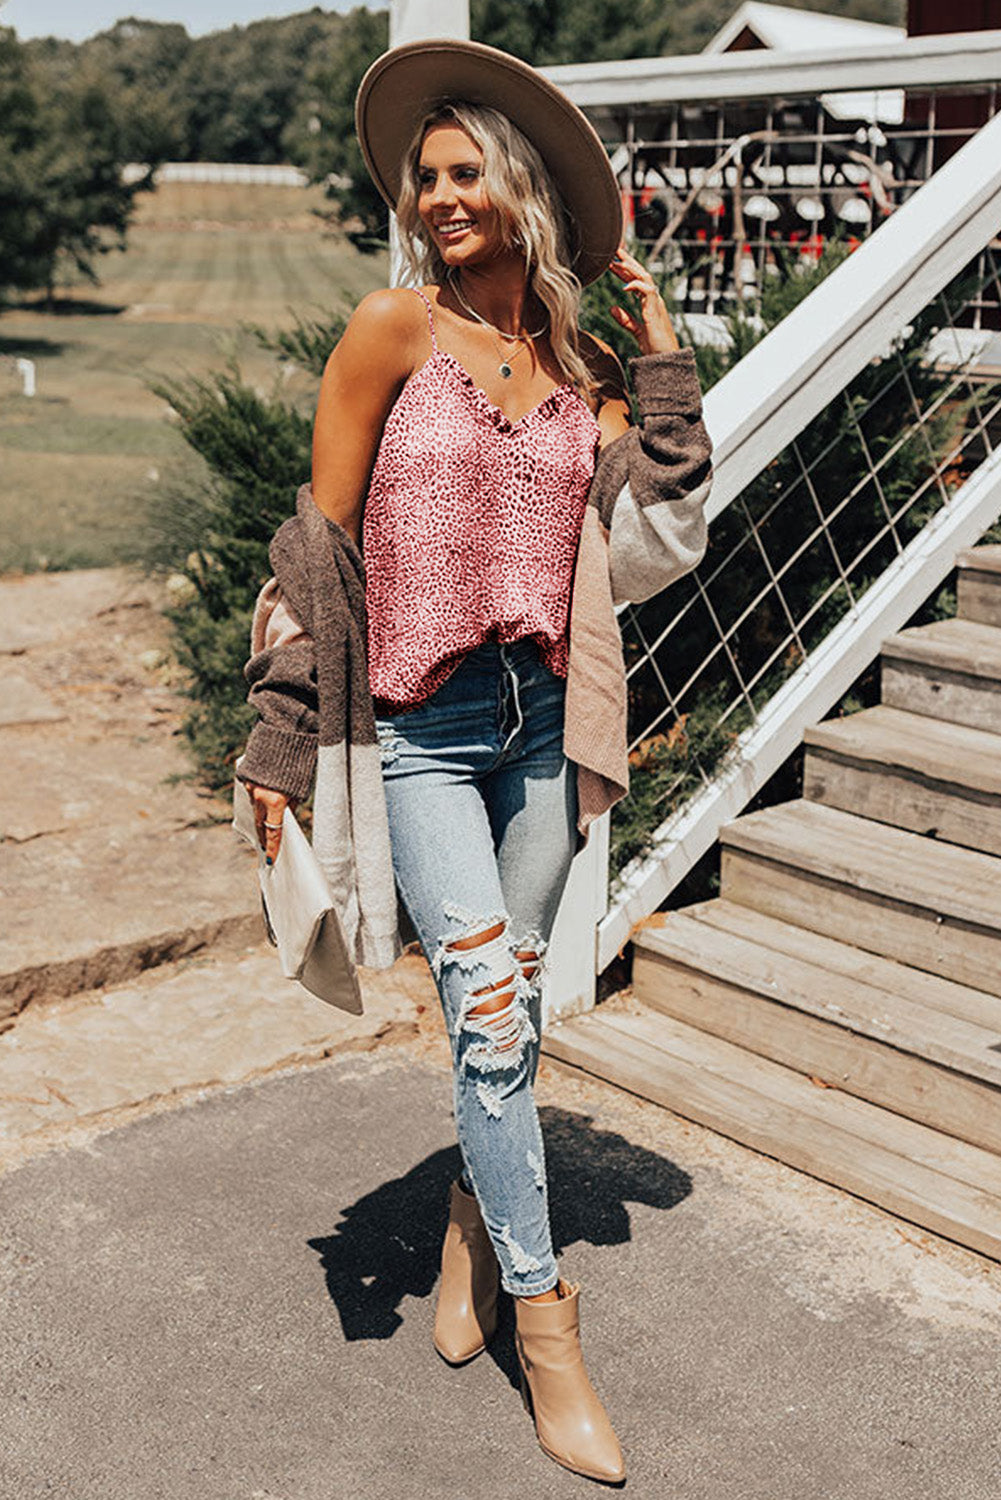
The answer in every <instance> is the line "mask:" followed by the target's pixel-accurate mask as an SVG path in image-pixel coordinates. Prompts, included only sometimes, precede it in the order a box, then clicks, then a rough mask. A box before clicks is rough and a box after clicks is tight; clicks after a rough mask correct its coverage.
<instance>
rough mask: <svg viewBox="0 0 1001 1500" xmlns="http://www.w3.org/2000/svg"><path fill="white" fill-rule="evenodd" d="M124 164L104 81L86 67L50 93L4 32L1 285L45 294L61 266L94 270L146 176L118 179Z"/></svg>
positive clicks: (116, 238) (120, 231) (0, 53)
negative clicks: (129, 181) (54, 94)
mask: <svg viewBox="0 0 1001 1500" xmlns="http://www.w3.org/2000/svg"><path fill="white" fill-rule="evenodd" d="M122 165H123V152H122V141H121V132H120V122H119V120H118V117H117V115H116V113H115V111H114V110H113V108H112V106H111V104H110V102H109V99H108V95H107V91H106V90H105V88H104V86H103V84H102V82H101V81H100V80H99V79H96V78H94V77H92V76H89V75H88V74H86V73H84V74H83V75H82V76H78V77H76V78H74V79H73V80H72V81H71V82H69V83H68V85H67V87H66V88H64V89H63V90H61V91H60V92H59V94H58V96H57V97H54V98H53V97H50V96H49V94H48V92H47V91H46V90H44V89H43V87H42V85H41V83H40V81H39V79H38V77H37V74H36V70H35V68H34V67H33V65H32V63H31V61H30V59H29V57H28V55H27V53H26V52H25V50H24V48H23V47H22V46H21V44H20V43H18V41H17V39H16V38H15V36H14V34H13V32H11V31H8V30H3V31H0V293H2V292H8V293H9V292H10V291H11V290H13V289H19V290H30V289H34V288H38V287H44V288H46V289H47V290H48V291H49V293H50V295H51V293H52V290H53V288H54V286H55V284H56V280H57V277H58V274H59V271H60V270H61V268H62V267H63V266H64V265H72V266H74V267H75V268H76V269H77V270H78V271H79V272H81V273H82V274H83V275H85V276H88V277H90V278H91V279H96V275H95V270H94V265H95V262H96V260H97V258H98V257H99V256H100V255H101V254H102V253H103V252H104V251H106V250H108V249H110V248H111V247H112V245H114V244H121V243H123V242H124V238H125V232H126V229H127V226H128V222H129V216H130V213H131V209H132V204H133V200H134V198H135V195H136V193H137V192H138V191H140V190H141V188H142V187H144V186H146V185H147V182H148V179H147V180H144V181H140V182H139V183H137V184H131V185H129V184H126V183H124V182H123V180H122Z"/></svg>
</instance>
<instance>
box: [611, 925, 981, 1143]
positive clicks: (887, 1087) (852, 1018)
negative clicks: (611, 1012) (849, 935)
mask: <svg viewBox="0 0 1001 1500" xmlns="http://www.w3.org/2000/svg"><path fill="white" fill-rule="evenodd" d="M709 904H711V903H709ZM702 910H704V908H701V907H697V908H693V909H691V910H690V911H680V912H666V913H663V914H662V920H661V922H659V923H658V924H657V925H655V926H654V925H649V926H646V927H644V928H642V929H641V931H640V932H639V933H637V935H636V937H635V940H634V941H635V956H634V961H633V990H634V992H635V994H636V997H637V999H638V1000H640V1001H642V1002H643V1003H644V1004H646V1005H648V1006H649V1007H651V1009H654V1010H660V1011H663V1012H664V1013H665V1014H666V1015H670V1016H673V1017H674V1018H675V1019H676V1020H679V1021H685V1022H687V1023H689V1024H691V1025H693V1026H698V1027H699V1028H700V1029H701V1030H703V1031H707V1032H710V1033H711V1034H712V1035H713V1036H718V1037H722V1038H723V1039H724V1040H726V1041H729V1042H735V1043H737V1044H738V1045H739V1046H741V1047H746V1048H747V1049H748V1050H749V1051H751V1052H755V1053H758V1054H759V1055H760V1056H762V1057H769V1058H771V1059H772V1060H773V1061H774V1062H778V1063H782V1064H783V1065H784V1066H786V1067H789V1068H794V1069H795V1070H796V1071H797V1072H800V1073H805V1074H807V1075H809V1076H813V1077H816V1078H820V1079H822V1080H823V1081H824V1082H826V1083H828V1084H831V1085H834V1086H836V1087H837V1088H840V1089H843V1090H844V1091H845V1092H846V1093H850V1094H855V1095H857V1096H858V1097H859V1098H862V1099H868V1100H869V1102H870V1103H872V1104H879V1105H881V1106H883V1107H885V1108H887V1109H890V1110H893V1111H894V1112H896V1113H897V1114H903V1115H906V1116H907V1117H908V1118H909V1119H912V1120H919V1121H920V1122H921V1123H923V1124H925V1125H930V1126H933V1127H934V1128H935V1129H936V1130H941V1131H944V1132H946V1133H947V1134H950V1135H955V1136H958V1137H959V1138H960V1139H962V1140H965V1141H972V1142H973V1143H974V1144H975V1145H978V1146H983V1147H985V1148H986V1149H988V1150H991V1151H997V1152H1001V1024H999V1025H997V1026H990V1027H985V1026H979V1025H976V1024H974V1023H972V1022H970V1021H966V1020H960V1019H957V1018H956V1017H955V1016H952V1015H949V1014H948V1013H942V1012H940V1011H938V1010H936V1009H934V1008H933V1007H931V1006H928V1005H924V1004H922V1003H921V1002H920V1001H918V1000H915V999H914V998H913V997H912V996H911V995H910V994H909V993H908V991H907V988H904V987H902V988H901V989H900V990H899V991H897V992H891V991H888V990H886V989H877V988H876V987H874V986H871V985H867V984H865V983H864V982H861V981H859V980H858V979H857V978H849V977H847V976H845V975H839V974H835V973H832V972H831V970H830V969H826V968H824V967H823V966H822V965H820V964H817V963H814V962H812V961H811V960H809V959H806V958H803V957H795V956H792V955H790V954H788V953H783V952H781V951H777V950H775V949H774V948H771V947H769V946H768V945H767V943H766V942H762V941H761V940H755V939H753V938H749V937H745V936H742V935H741V934H739V933H733V932H728V931H726V930H725V929H724V928H720V927H718V926H715V925H713V924H712V923H708V922H704V921H701V920H700V912H701V911H702ZM907 972H908V971H907V970H906V969H902V970H901V973H902V974H903V975H906V973H907ZM983 998H985V997H983V996H982V997H981V999H983ZM992 1003H993V1007H994V1009H995V1011H996V1012H998V1016H997V1019H998V1021H999V1022H1001V1006H999V1004H998V1001H997V1000H996V999H993V1000H992Z"/></svg>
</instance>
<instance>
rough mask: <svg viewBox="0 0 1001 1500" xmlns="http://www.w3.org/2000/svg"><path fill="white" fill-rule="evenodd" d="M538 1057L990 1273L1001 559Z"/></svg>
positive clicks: (970, 583)
mask: <svg viewBox="0 0 1001 1500" xmlns="http://www.w3.org/2000/svg"><path fill="white" fill-rule="evenodd" d="M959 569H960V571H959V593H958V611H959V614H958V618H956V619H954V620H945V621H941V622H939V623H936V624H934V625H926V626H921V627H918V628H917V629H912V630H905V631H902V632H901V633H900V634H899V635H896V636H894V637H892V638H891V639H890V640H888V641H886V642H885V643H884V646H883V650H882V683H883V693H882V696H883V702H882V703H881V704H880V705H879V706H878V707H876V708H872V709H867V710H865V711H864V712H862V713H858V714H854V715H852V716H851V717H850V718H847V719H838V720H831V721H830V722H827V723H823V724H820V725H818V726H817V727H816V728H815V729H811V730H809V731H808V732H807V734H806V737H805V743H806V758H805V769H804V786H803V791H804V795H803V798H802V800H800V801H796V802H789V803H785V804H784V805H782V806H779V807H773V808H769V809H767V810H765V811H763V812H758V813H753V814H751V815H749V816H747V817H743V818H739V819H738V820H737V821H736V822H735V823H732V824H730V825H729V827H727V828H725V829H724V830H723V832H722V834H721V844H722V873H721V883H720V889H721V895H720V899H719V900H715V901H707V902H703V903H700V904H699V905H697V906H693V907H689V908H688V909H686V910H684V911H678V912H670V913H658V914H657V915H656V917H655V918H654V919H653V920H652V921H651V922H650V923H649V924H646V925H644V926H643V927H642V928H641V929H640V930H639V931H638V932H637V933H636V934H635V937H634V941H635V964H634V971H633V987H634V995H635V1001H632V1002H627V1003H624V1002H622V1001H618V1000H616V1001H612V1002H611V1003H609V1004H608V1005H605V1006H599V1007H598V1008H597V1009H596V1010H595V1011H592V1012H591V1013H589V1014H588V1015H586V1016H582V1017H578V1018H576V1019H573V1020H570V1021H566V1022H564V1023H562V1024H560V1025H557V1026H555V1027H554V1028H553V1029H552V1030H551V1032H550V1033H549V1034H548V1036H547V1037H546V1039H545V1041H544V1048H545V1050H546V1052H547V1053H548V1054H549V1055H550V1056H552V1057H554V1058H558V1059H559V1060H561V1061H562V1062H564V1063H568V1064H571V1065H573V1066H576V1067H579V1068H582V1069H585V1070H586V1071H587V1072H590V1073H594V1074H597V1075H598V1076H599V1077H602V1078H605V1079H607V1080H609V1081H610V1082H612V1083H615V1084H618V1085H619V1086H621V1087H623V1088H626V1089H629V1090H631V1091H632V1092H633V1093H636V1094H641V1095H643V1096H644V1097H645V1098H648V1099H653V1100H655V1101H656V1102H657V1103H660V1104H663V1105H665V1106H667V1107H668V1108H669V1109H671V1110H673V1111H675V1112H676V1113H677V1114H680V1115H683V1116H685V1117H687V1118H689V1119H692V1120H696V1121H698V1122H699V1123H700V1124H703V1125H707V1126H710V1127H711V1128H712V1129H715V1130H718V1131H720V1132H721V1133H722V1134H724V1135H728V1136H731V1137H733V1138H734V1139H735V1140H738V1141H741V1142H743V1143H744V1144H745V1145H747V1146H751V1147H753V1148H754V1149H756V1150H759V1151H763V1152H765V1153H766V1154H768V1155H769V1156H774V1157H777V1158H778V1159H779V1160H781V1161H784V1162H787V1163H789V1164H790V1165H791V1166H794V1167H798V1168H800V1169H801V1170H803V1171H806V1172H809V1173H811V1174H812V1175H813V1176H815V1177H820V1178H822V1179H823V1180H825V1181H827V1182H831V1183H835V1184H836V1185H837V1186H838V1187H841V1188H844V1189H846V1190H847V1191H849V1192H852V1193H855V1194H857V1196H859V1197H860V1198H865V1199H867V1200H868V1201H870V1202H872V1203H877V1204H879V1205H880V1206H881V1207H883V1208H885V1209H888V1210H889V1211H890V1212H892V1213H895V1214H898V1215H899V1216H900V1217H901V1218H904V1219H909V1220H911V1221H912V1222H914V1223H916V1224H920V1225H922V1226H924V1227H925V1228H928V1229H931V1230H934V1231H935V1232H937V1233H939V1234H943V1235H946V1236H948V1237H949V1238H951V1239H954V1240H958V1241H959V1242H960V1243H962V1244H964V1245H967V1246H969V1247H970V1248H972V1249H974V1250H978V1251H980V1252H981V1253H982V1254H985V1255H989V1256H992V1257H993V1258H995V1259H1001V547H978V548H974V549H973V550H971V551H969V552H966V553H964V554H963V555H962V556H961V557H960V559H959Z"/></svg>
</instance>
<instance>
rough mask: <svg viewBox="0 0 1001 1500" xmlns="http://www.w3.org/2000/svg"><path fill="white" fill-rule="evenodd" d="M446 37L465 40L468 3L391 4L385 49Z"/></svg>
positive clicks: (398, 0)
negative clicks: (427, 38) (387, 43)
mask: <svg viewBox="0 0 1001 1500" xmlns="http://www.w3.org/2000/svg"><path fill="white" fill-rule="evenodd" d="M431 36H435V37H438V36H447V37H452V38H453V39H454V40H455V41H460V42H464V41H468V40H469V0H391V4H390V7H389V45H390V46H391V47H402V45H403V43H404V42H420V41H423V40H424V39H425V37H431Z"/></svg>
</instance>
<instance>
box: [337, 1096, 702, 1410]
mask: <svg viewBox="0 0 1001 1500" xmlns="http://www.w3.org/2000/svg"><path fill="white" fill-rule="evenodd" d="M539 1114H540V1118H541V1120H542V1128H543V1132H544V1134H545V1138H546V1157H547V1161H548V1167H549V1181H550V1190H549V1199H550V1214H551V1217H552V1226H553V1241H554V1244H555V1248H556V1253H557V1255H559V1254H560V1253H562V1251H564V1250H565V1249H566V1248H567V1246H568V1245H572V1244H575V1243H576V1242H577V1241H578V1240H585V1241H587V1243H588V1244H591V1245H621V1244H624V1243H626V1242H627V1241H628V1240H629V1239H630V1238H631V1228H630V1221H629V1210H628V1208H627V1206H626V1205H627V1204H628V1203H644V1204H647V1205H648V1206H650V1207H651V1208H659V1209H669V1208H673V1207H674V1206H675V1205H676V1204H678V1203H680V1202H681V1201H682V1200H683V1199H684V1198H687V1196H688V1194H689V1193H690V1192H691V1190H692V1181H691V1178H690V1177H689V1176H688V1174H687V1172H684V1171H682V1170H681V1168H680V1167H677V1166H675V1165H674V1163H673V1162H672V1161H670V1160H669V1159H668V1158H667V1157H664V1156H658V1155H657V1154H656V1153H655V1152H653V1151H648V1150H646V1149H645V1148H643V1147H641V1146H636V1145H634V1144H633V1143H632V1142H631V1141H627V1140H626V1139H625V1138H624V1137H623V1136H621V1135H618V1134H617V1133H616V1132H615V1131H610V1130H600V1129H597V1128H595V1126H594V1124H593V1121H592V1119H591V1117H590V1116H589V1115H583V1114H575V1113H573V1112H572V1111H570V1110H565V1109H555V1108H551V1107H547V1108H543V1109H541V1110H540V1111H539ZM458 1172H459V1153H458V1149H457V1148H456V1147H448V1148H445V1149H443V1150H441V1151H436V1152H434V1154H433V1155H431V1156H428V1157H425V1159H424V1160H423V1161H422V1162H419V1163H418V1164H417V1166H415V1167H413V1168H412V1169H411V1171H409V1172H407V1173H406V1175H405V1176H403V1177H397V1178H395V1179H394V1180H393V1181H392V1182H384V1183H382V1184H381V1185H380V1186H379V1187H377V1188H376V1189H375V1190H374V1191H373V1192H371V1193H366V1194H365V1196H364V1197H363V1198H359V1199H358V1200H357V1202H355V1203H352V1204H350V1205H349V1206H348V1207H347V1208H345V1209H344V1210H343V1218H342V1221H341V1223H340V1224H338V1225H337V1227H336V1228H335V1230H334V1232H333V1233H332V1234H329V1235H324V1236H321V1237H318V1238H316V1239H311V1240H309V1241H308V1244H309V1247H310V1249H312V1250H315V1251H316V1252H317V1254H318V1255H319V1257H320V1263H321V1265H322V1266H323V1269H324V1272H325V1274H326V1278H327V1290H328V1292H329V1293H330V1296H331V1298H332V1300H333V1302H334V1303H335V1304H336V1307H337V1311H338V1313H339V1315H340V1320H341V1327H342V1329H343V1331H344V1337H345V1339H347V1340H348V1341H349V1342H350V1341H352V1340H354V1339H388V1338H392V1336H393V1334H394V1333H395V1332H396V1329H397V1328H399V1326H400V1324H401V1323H402V1321H403V1319H402V1318H401V1316H400V1313H399V1311H398V1309H399V1306H400V1303H401V1302H402V1301H403V1299H404V1298H405V1297H427V1296H428V1295H429V1294H430V1292H431V1290H432V1288H433V1287H434V1284H435V1281H436V1280H437V1277H438V1264H439V1257H440V1255H441V1242H442V1237H443V1235H444V1230H445V1216H446V1211H447V1209H446V1205H447V1197H448V1188H449V1184H450V1183H451V1182H452V1180H453V1178H455V1177H456V1176H457V1175H458ZM502 1303H503V1310H502V1313H501V1318H500V1326H499V1328H498V1336H497V1337H496V1338H495V1339H494V1340H493V1342H492V1344H491V1348H490V1353H491V1355H492V1356H493V1358H494V1359H495V1361H496V1362H497V1364H498V1365H499V1366H500V1368H501V1369H502V1370H504V1372H505V1373H506V1374H507V1376H508V1377H509V1379H510V1380H511V1381H512V1383H514V1382H515V1381H516V1378H517V1372H516V1365H515V1355H514V1348H513V1344H512V1340H511V1337H510V1331H511V1329H512V1328H513V1324H514V1318H513V1314H512V1310H511V1308H510V1305H509V1303H510V1299H509V1298H503V1299H502Z"/></svg>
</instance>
